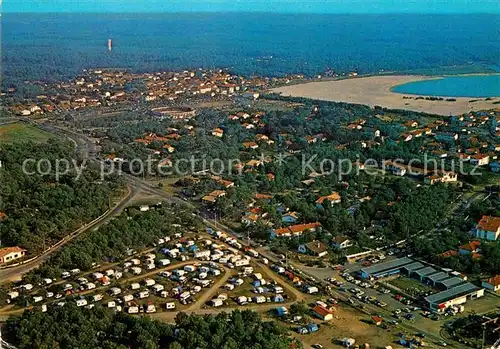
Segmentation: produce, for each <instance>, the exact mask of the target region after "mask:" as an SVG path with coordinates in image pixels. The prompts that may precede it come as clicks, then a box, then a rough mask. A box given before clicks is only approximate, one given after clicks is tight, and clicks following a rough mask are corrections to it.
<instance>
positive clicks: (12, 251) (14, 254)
mask: <svg viewBox="0 0 500 349" xmlns="http://www.w3.org/2000/svg"><path fill="white" fill-rule="evenodd" d="M25 254H26V250H25V249H23V248H21V247H18V246H14V247H4V248H2V249H0V264H4V263H8V262H11V261H13V260H16V259H19V258H22V257H24V255H25Z"/></svg>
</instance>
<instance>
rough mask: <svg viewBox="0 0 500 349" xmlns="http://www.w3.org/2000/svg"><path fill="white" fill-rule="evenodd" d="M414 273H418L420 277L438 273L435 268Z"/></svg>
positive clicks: (427, 268)
mask: <svg viewBox="0 0 500 349" xmlns="http://www.w3.org/2000/svg"><path fill="white" fill-rule="evenodd" d="M413 272H414V273H416V274H417V275H419V276H420V277H422V276H427V275H430V274H434V273H435V272H437V270H436V269H434V268H433V267H425V268H422V269H418V270H414V271H413Z"/></svg>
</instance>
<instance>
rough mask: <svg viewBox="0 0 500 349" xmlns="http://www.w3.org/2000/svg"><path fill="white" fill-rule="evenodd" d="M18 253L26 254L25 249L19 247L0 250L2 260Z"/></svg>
mask: <svg viewBox="0 0 500 349" xmlns="http://www.w3.org/2000/svg"><path fill="white" fill-rule="evenodd" d="M16 252H26V250H25V249H24V248H21V247H19V246H13V247H4V248H1V249H0V258H3V257H5V256H6V255H8V254H9V253H16Z"/></svg>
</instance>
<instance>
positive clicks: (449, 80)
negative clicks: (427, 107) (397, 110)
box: [392, 74, 500, 98]
mask: <svg viewBox="0 0 500 349" xmlns="http://www.w3.org/2000/svg"><path fill="white" fill-rule="evenodd" d="M392 91H393V92H397V93H404V94H412V95H421V96H442V97H474V98H487V97H498V96H500V74H498V75H463V76H446V77H443V78H439V79H430V80H421V81H413V82H408V83H406V84H402V85H398V86H395V87H393V88H392Z"/></svg>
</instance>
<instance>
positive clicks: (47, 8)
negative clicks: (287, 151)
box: [2, 0, 500, 14]
mask: <svg viewBox="0 0 500 349" xmlns="http://www.w3.org/2000/svg"><path fill="white" fill-rule="evenodd" d="M227 11H233V12H234V11H242V12H244V11H250V12H277V13H495V14H498V13H500V6H499V5H498V2H497V0H257V1H254V0H77V1H70V0H5V1H4V2H3V4H2V12H4V13H9V12H100V13H103V12H104V13H120V12H227Z"/></svg>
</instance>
